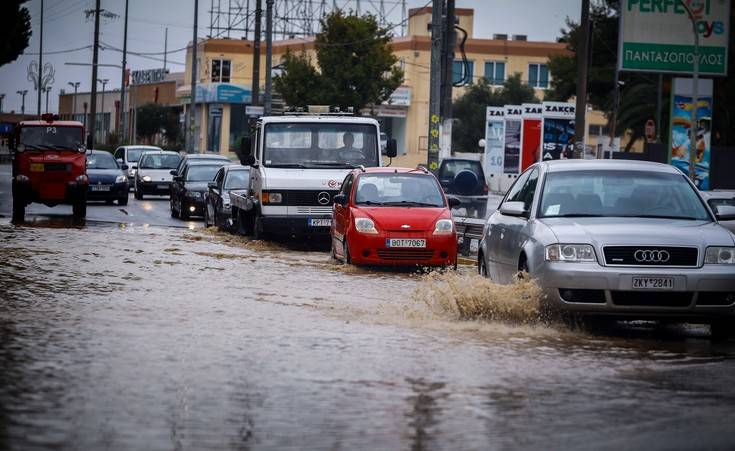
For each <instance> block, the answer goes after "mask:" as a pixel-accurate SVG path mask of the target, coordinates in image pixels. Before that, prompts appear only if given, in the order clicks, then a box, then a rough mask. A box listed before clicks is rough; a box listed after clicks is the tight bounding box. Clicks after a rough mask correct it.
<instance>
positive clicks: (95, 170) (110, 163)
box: [87, 150, 128, 205]
mask: <svg viewBox="0 0 735 451" xmlns="http://www.w3.org/2000/svg"><path fill="white" fill-rule="evenodd" d="M127 168H128V167H127V166H126V165H122V166H120V165H119V164H118V162H117V161H115V158H114V157H113V156H112V154H110V153H109V152H105V151H104V150H88V151H87V177H88V178H89V188H88V191H87V200H88V201H89V200H92V201H94V200H103V201H105V202H107V203H108V204H112V203H113V202H114V201H117V203H118V204H120V205H127V204H128V177H127V176H126V175H125V172H123V171H125V170H126V169H127Z"/></svg>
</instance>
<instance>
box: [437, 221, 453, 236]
mask: <svg viewBox="0 0 735 451" xmlns="http://www.w3.org/2000/svg"><path fill="white" fill-rule="evenodd" d="M453 231H454V223H453V222H452V220H451V219H440V220H438V221H436V225H435V226H434V235H451V234H452V232H453Z"/></svg>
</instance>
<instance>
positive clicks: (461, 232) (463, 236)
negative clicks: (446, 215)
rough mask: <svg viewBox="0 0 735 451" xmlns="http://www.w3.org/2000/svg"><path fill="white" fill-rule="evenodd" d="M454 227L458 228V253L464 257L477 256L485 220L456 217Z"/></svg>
mask: <svg viewBox="0 0 735 451" xmlns="http://www.w3.org/2000/svg"><path fill="white" fill-rule="evenodd" d="M454 225H455V227H456V228H457V244H458V245H459V246H458V248H457V253H458V254H459V255H461V256H463V257H471V256H474V255H477V249H478V248H479V245H480V239H481V238H482V232H483V230H484V228H485V220H484V219H476V218H461V217H455V218H454Z"/></svg>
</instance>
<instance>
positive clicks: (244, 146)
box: [237, 135, 255, 166]
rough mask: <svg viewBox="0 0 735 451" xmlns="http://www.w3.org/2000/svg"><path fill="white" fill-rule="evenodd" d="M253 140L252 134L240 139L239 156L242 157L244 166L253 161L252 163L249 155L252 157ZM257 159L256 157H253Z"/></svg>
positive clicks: (241, 161) (241, 160)
mask: <svg viewBox="0 0 735 451" xmlns="http://www.w3.org/2000/svg"><path fill="white" fill-rule="evenodd" d="M252 144H253V141H252V138H250V135H246V136H243V137H242V138H241V139H240V151H239V152H238V155H237V156H238V157H239V158H240V163H241V164H242V165H243V166H250V165H251V164H252V163H250V162H249V161H250V159H249V157H252V152H251V147H252ZM253 160H255V158H253Z"/></svg>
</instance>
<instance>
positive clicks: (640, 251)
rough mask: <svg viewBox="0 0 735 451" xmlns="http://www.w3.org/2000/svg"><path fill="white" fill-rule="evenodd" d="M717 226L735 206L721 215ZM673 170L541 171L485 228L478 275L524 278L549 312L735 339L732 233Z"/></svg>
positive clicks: (531, 174)
mask: <svg viewBox="0 0 735 451" xmlns="http://www.w3.org/2000/svg"><path fill="white" fill-rule="evenodd" d="M717 215H718V217H719V219H720V220H730V219H735V208H733V207H720V208H719V209H718V212H717ZM718 217H716V216H715V214H714V213H713V211H712V210H711V209H710V208H709V206H708V205H707V204H706V202H704V201H703V199H702V197H701V196H700V194H699V192H698V190H697V189H696V187H695V186H694V185H693V184H692V183H690V182H689V180H688V179H687V178H686V177H685V176H684V175H683V174H682V173H681V172H680V171H679V170H677V169H675V168H674V167H672V166H669V165H664V164H658V163H647V162H634V161H604V160H603V161H589V160H559V161H550V162H543V163H537V164H535V165H533V166H531V167H530V168H529V169H528V170H526V171H525V172H524V173H523V174H522V175H521V176H520V177H519V178H518V179H517V181H516V182H515V184H514V185H513V186H512V187H511V188H510V190H509V191H508V193H506V195H505V198H504V199H503V202H502V203H501V205H500V207H499V209H498V210H497V211H496V212H494V213H493V214H492V215H491V216H490V218H489V219H488V220H487V223H486V224H485V228H484V232H483V238H482V240H481V242H480V250H479V255H478V268H479V271H480V273H481V274H483V275H486V276H488V277H490V278H491V279H492V280H494V281H496V282H499V283H510V282H512V281H513V280H514V278H515V277H516V275H517V274H518V272H519V271H527V272H528V273H529V274H530V276H531V277H532V278H533V279H535V280H537V282H538V283H539V285H540V286H541V287H542V288H543V290H544V292H545V295H546V296H545V299H544V301H543V303H544V305H545V306H546V307H550V308H552V309H555V310H561V311H567V312H574V313H580V314H582V315H593V316H597V315H607V316H612V317H616V318H621V319H626V318H628V319H672V320H677V321H688V322H703V323H710V324H712V325H713V333H715V332H717V333H720V332H724V333H731V332H732V331H735V235H733V234H732V233H731V232H730V231H728V230H726V229H725V228H724V227H722V226H721V225H720V224H718V222H717V221H718Z"/></svg>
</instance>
